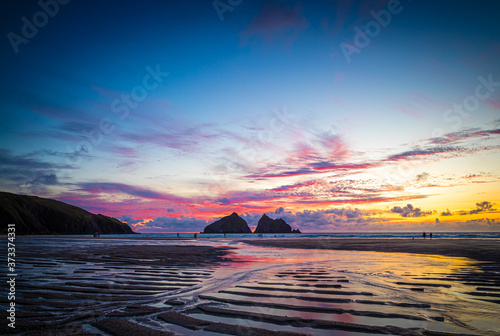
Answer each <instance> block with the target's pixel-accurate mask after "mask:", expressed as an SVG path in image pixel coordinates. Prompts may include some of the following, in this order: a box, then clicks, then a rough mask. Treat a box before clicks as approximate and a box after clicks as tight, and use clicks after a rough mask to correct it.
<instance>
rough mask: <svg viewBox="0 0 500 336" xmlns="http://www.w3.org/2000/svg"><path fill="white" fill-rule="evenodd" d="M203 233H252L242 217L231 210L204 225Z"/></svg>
mask: <svg viewBox="0 0 500 336" xmlns="http://www.w3.org/2000/svg"><path fill="white" fill-rule="evenodd" d="M203 233H252V230H250V228H249V227H248V224H247V222H246V221H245V220H244V219H243V218H241V217H240V216H238V214H237V213H236V212H233V213H232V214H231V215H229V216H226V217H222V218H221V219H219V220H217V221H215V222H213V223H212V224H210V225H208V226H207V227H205V230H203Z"/></svg>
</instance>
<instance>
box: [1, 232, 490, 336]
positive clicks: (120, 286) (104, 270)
mask: <svg viewBox="0 0 500 336" xmlns="http://www.w3.org/2000/svg"><path fill="white" fill-rule="evenodd" d="M17 243H18V244H17V250H16V251H17V254H18V257H17V263H18V277H17V279H16V305H17V310H16V328H15V332H12V329H8V327H7V325H6V323H3V324H2V333H4V334H12V335H228V334H229V335H343V336H361V335H377V334H389V335H436V336H437V335H439V336H446V335H496V334H498V332H499V331H500V329H499V328H500V322H499V321H500V316H499V314H498V313H497V310H498V305H499V304H500V298H499V297H500V295H499V294H500V276H499V274H500V273H499V268H498V263H497V260H499V259H500V258H498V256H499V253H500V247H499V244H498V240H488V239H483V240H481V239H433V240H430V239H426V240H424V239H331V238H329V239H318V238H314V239H312V238H263V239H262V238H252V239H248V238H245V239H240V238H227V239H223V238H215V239H214V238H211V239H204V238H199V239H196V240H195V239H186V238H183V239H179V240H178V239H172V238H169V239H161V238H158V237H157V238H155V239H151V238H144V237H140V236H137V237H133V238H126V239H116V238H115V237H113V239H107V238H98V239H93V238H84V237H80V238H75V237H72V238H65V237H59V238H30V237H22V238H19V240H18V242H17ZM2 281H4V279H2ZM0 302H1V304H2V311H3V312H4V313H3V314H5V311H6V309H4V307H6V304H7V300H6V298H1V301H0ZM3 320H4V321H5V317H4V318H3Z"/></svg>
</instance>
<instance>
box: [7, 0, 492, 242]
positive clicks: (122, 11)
mask: <svg viewBox="0 0 500 336" xmlns="http://www.w3.org/2000/svg"><path fill="white" fill-rule="evenodd" d="M40 3H41V4H42V5H40ZM40 3H38V2H36V1H19V2H16V3H15V4H11V3H9V4H3V5H2V7H3V8H2V11H1V12H2V13H3V14H2V17H1V19H2V20H1V21H2V23H1V26H0V27H1V31H2V34H3V36H4V38H3V39H2V43H1V45H0V48H1V49H0V51H1V53H0V58H1V62H0V71H1V73H2V76H1V78H0V89H1V93H0V112H1V113H0V123H1V125H2V126H3V127H2V129H3V132H2V134H1V135H0V153H1V154H2V155H1V157H2V160H1V161H0V172H1V175H0V189H1V190H4V191H9V192H14V193H21V194H35V195H40V196H44V197H51V198H56V199H60V200H63V201H66V202H69V203H71V204H75V205H78V206H81V207H83V208H85V209H87V210H89V211H92V212H101V213H104V214H107V215H110V216H115V217H117V218H121V219H123V220H128V221H129V222H130V224H133V225H135V228H136V229H137V230H142V231H144V232H147V231H160V232H161V231H163V232H167V231H171V232H177V231H198V230H200V229H203V226H204V225H205V224H206V223H207V222H210V221H211V220H213V219H215V218H217V217H220V216H222V215H225V214H229V213H231V212H232V211H238V212H239V213H242V214H244V215H245V216H246V218H248V220H249V224H251V226H253V225H254V224H256V223H253V222H254V221H255V218H257V217H258V216H259V215H261V214H262V212H268V213H275V214H276V216H278V215H282V216H286V218H287V219H288V220H289V221H291V222H292V223H293V224H294V225H295V226H297V227H300V228H301V229H306V231H335V230H337V231H349V230H358V231H359V230H365V231H366V230H370V231H373V230H420V228H430V229H433V230H455V229H456V230H486V231H492V230H498V228H499V226H498V211H497V210H496V207H497V205H496V204H497V203H498V202H499V201H500V194H499V192H498V190H500V188H499V176H500V175H499V174H500V171H499V168H498V167H499V166H500V165H499V163H500V158H499V147H498V133H499V132H498V129H499V128H500V116H499V111H500V85H499V84H498V82H500V62H498V59H499V56H500V30H499V28H498V23H497V21H498V17H497V13H498V9H499V5H498V4H497V2H495V1H480V2H476V3H471V2H466V1H440V2H438V3H433V4H430V3H428V2H421V1H408V0H406V1H400V2H398V1H351V2H349V1H311V2H300V1H244V0H243V1H239V2H238V1H233V2H228V1H224V0H221V1H219V2H216V1H214V2H212V1H184V2H174V1H141V2H128V1H121V2H118V1H105V2H97V1H92V2H77V1H69V2H68V3H64V1H61V3H59V2H56V1H55V0H51V1H41V2H40ZM63 3H64V4H63ZM229 3H232V4H233V5H229ZM214 4H216V5H217V6H219V7H218V8H219V10H218V9H217V8H216V7H217V6H214ZM221 4H222V5H221ZM220 6H222V7H220ZM224 6H229V7H224ZM43 8H48V11H52V14H54V15H52V16H49V15H46V14H44V13H46V12H47V10H45V11H44V9H43ZM220 8H230V10H227V11H223V12H221V9H220ZM391 9H392V12H393V13H392V14H390V22H389V23H388V24H386V25H385V27H383V26H382V25H380V24H379V23H378V22H377V21H376V18H375V16H377V15H378V16H380V17H384V15H385V18H386V19H387V14H388V13H391V12H390V10H391ZM40 13H41V14H40ZM373 13H378V14H376V15H375V16H374V14H373ZM44 17H45V19H46V22H42V24H40V21H38V22H39V27H38V32H37V33H36V34H35V36H32V37H29V38H27V37H26V36H25V35H26V34H25V33H26V29H28V28H29V27H28V28H26V27H25V28H24V31H23V26H24V25H26V22H28V24H33V22H36V20H44ZM221 18H222V20H221ZM370 25H371V27H372V28H373V27H375V28H377V27H378V28H377V31H376V32H372V33H371V36H370V33H369V34H368V37H369V38H370V42H369V43H368V44H367V45H366V46H365V45H363V46H362V45H360V44H356V38H357V39H358V41H359V39H360V38H362V37H360V36H357V34H358V33H357V32H358V31H362V32H366V29H367V27H370ZM28 30H29V29H28ZM23 34H24V35H23ZM365 38H366V37H365ZM22 39H24V40H22ZM20 40H22V41H23V43H17V42H14V43H13V42H12V41H20ZM365 41H366V40H365ZM365 44H366V43H365ZM346 45H349V46H350V47H352V48H357V50H358V53H352V54H350V55H349V57H345V46H346ZM155 73H156V75H155ZM159 74H160V77H158V76H159ZM155 76H156V77H157V78H155ZM485 83H486V84H485ZM488 83H489V84H488ZM146 86H148V87H149V89H147V88H146ZM478 87H479V89H478ZM478 90H479V91H478ZM477 92H479V94H481V95H482V96H484V97H485V98H484V99H483V98H482V99H478V98H477ZM124 97H129V98H128V99H132V100H129V103H128V104H129V105H127V103H126V102H125V101H124ZM134 97H136V98H137V97H138V98H139V100H135V99H134ZM475 97H476V98H475ZM467 104H469V105H468V106H469V107H468V108H467V107H460V105H467ZM454 105H458V109H455V110H453V109H454ZM119 108H121V109H119ZM460 108H462V110H461V111H462V112H460ZM464 108H465V109H464ZM450 109H451V110H450ZM125 111H126V112H125ZM482 202H488V204H490V205H491V206H484V203H482ZM408 204H412V207H413V208H420V209H422V211H420V212H415V211H409V212H404V214H406V216H403V215H402V214H403V213H402V212H397V211H398V210H397V209H399V208H398V207H400V208H403V207H405V206H407V205H408ZM478 204H480V205H478ZM478 207H479V208H478ZM279 208H283V210H282V211H278V212H276V211H277V209H279ZM394 209H396V210H394ZM408 209H410V208H408ZM477 209H481V211H476V210H477ZM348 210H349V211H350V212H349V211H348ZM447 210H450V211H449V212H450V214H451V215H449V216H448V215H446V216H440V215H441V214H442V213H446V214H447ZM347 214H349V216H348V215H347ZM353 214H354V215H353ZM436 218H438V219H439V223H437V222H436ZM303 231H304V230H303Z"/></svg>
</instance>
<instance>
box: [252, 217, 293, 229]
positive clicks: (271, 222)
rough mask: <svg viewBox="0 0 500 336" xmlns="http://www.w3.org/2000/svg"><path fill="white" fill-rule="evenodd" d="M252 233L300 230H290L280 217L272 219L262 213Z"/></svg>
mask: <svg viewBox="0 0 500 336" xmlns="http://www.w3.org/2000/svg"><path fill="white" fill-rule="evenodd" d="M253 233H300V231H299V230H292V227H291V226H290V225H288V224H287V223H286V222H285V221H284V220H283V219H282V218H278V219H272V218H270V217H269V216H268V215H266V214H263V215H262V217H261V218H260V220H259V223H258V224H257V228H255V231H254V232H253Z"/></svg>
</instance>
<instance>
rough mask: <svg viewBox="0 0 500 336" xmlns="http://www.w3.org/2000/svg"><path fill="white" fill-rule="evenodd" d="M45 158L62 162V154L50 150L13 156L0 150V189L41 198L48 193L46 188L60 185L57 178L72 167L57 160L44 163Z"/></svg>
mask: <svg viewBox="0 0 500 336" xmlns="http://www.w3.org/2000/svg"><path fill="white" fill-rule="evenodd" d="M45 156H52V157H56V158H59V159H60V160H61V161H64V160H63V158H64V155H63V153H60V152H56V151H51V150H39V151H36V152H31V153H28V154H24V155H15V154H13V153H12V152H11V151H10V150H7V149H0V180H1V181H2V189H4V190H7V191H12V192H17V193H28V194H38V195H40V196H43V195H44V194H46V193H47V192H48V189H47V187H50V186H55V185H59V184H61V183H60V181H59V178H58V176H59V175H60V174H61V173H62V172H64V171H66V170H72V169H74V167H73V166H71V165H68V164H66V163H62V162H58V161H57V160H54V161H51V162H48V161H45V159H44V157H45Z"/></svg>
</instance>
